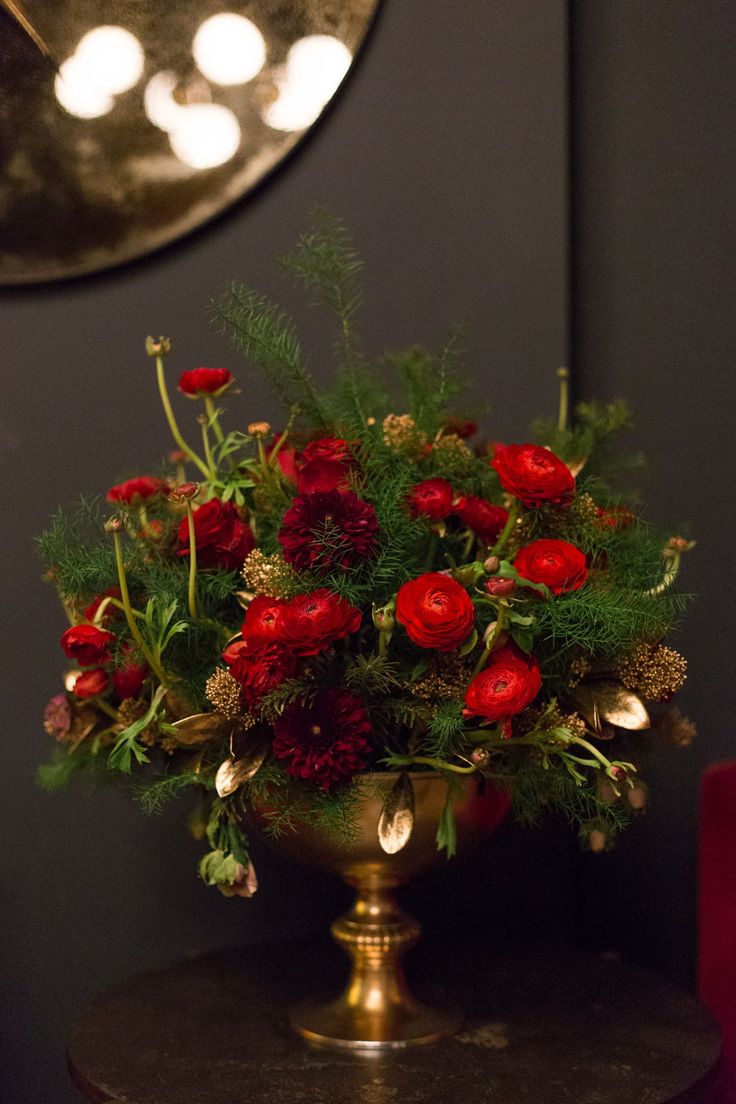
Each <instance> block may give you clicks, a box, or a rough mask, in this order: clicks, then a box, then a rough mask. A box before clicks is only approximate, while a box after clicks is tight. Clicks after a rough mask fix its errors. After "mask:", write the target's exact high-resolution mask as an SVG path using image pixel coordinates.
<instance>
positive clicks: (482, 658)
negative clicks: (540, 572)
mask: <svg viewBox="0 0 736 1104" xmlns="http://www.w3.org/2000/svg"><path fill="white" fill-rule="evenodd" d="M505 609H506V606H505V605H504V604H503V603H502V602H499V603H498V616H497V618H496V625H495V628H494V630H493V632H492V633H491V635H490V636H489V637H488V640H487V641H486V642H485V644H484V645H483V651H482V652H481V653H480V655H479V656H478V662H477V663H476V665H475V667H474V668H473V673H472V675H471V676H470V677H471V679H474V678H475V676H476V675H479V674H480V672H481V671H482V670H483V668H484V667H485V665H486V661H487V659H488V657H489V655H490V654H491V652H492V651H493V649H494V648H495V646H496V641H497V640H498V638H499V636H500V635H501V633H502V632H503V628H504V611H505Z"/></svg>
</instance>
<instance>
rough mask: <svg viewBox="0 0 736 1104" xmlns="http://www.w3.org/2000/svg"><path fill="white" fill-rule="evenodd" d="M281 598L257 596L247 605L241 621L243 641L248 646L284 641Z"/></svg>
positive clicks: (283, 603)
mask: <svg viewBox="0 0 736 1104" xmlns="http://www.w3.org/2000/svg"><path fill="white" fill-rule="evenodd" d="M285 607H286V603H285V602H284V600H283V599H282V598H270V597H268V596H267V595H265V594H258V595H257V596H256V597H255V598H254V599H253V600H252V601H251V602H250V604H249V605H248V609H247V610H246V611H245V619H244V621H243V629H242V632H243V639H244V640H246V641H247V642H248V644H249V645H255V644H261V643H266V642H267V641H281V642H282V643H283V641H284V609H285Z"/></svg>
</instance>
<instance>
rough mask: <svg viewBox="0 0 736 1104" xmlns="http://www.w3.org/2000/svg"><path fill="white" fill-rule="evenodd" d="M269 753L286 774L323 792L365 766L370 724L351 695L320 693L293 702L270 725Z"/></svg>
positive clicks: (359, 701) (347, 779)
mask: <svg viewBox="0 0 736 1104" xmlns="http://www.w3.org/2000/svg"><path fill="white" fill-rule="evenodd" d="M273 732H274V740H273V753H274V755H275V756H276V758H277V759H280V760H281V761H282V762H283V764H284V767H285V769H286V771H287V773H288V774H290V775H292V776H293V777H295V778H301V779H302V780H303V781H305V782H313V783H315V784H316V785H318V786H321V788H322V789H324V790H329V789H332V788H333V786H337V785H339V784H340V783H342V782H347V781H349V779H351V778H352V777H353V775H354V774H356V773H357V772H358V771H360V770H364V769H365V767H366V766H367V765H368V760H369V755H370V744H369V742H368V736H369V735H370V732H371V724H370V721H369V719H368V714H367V713H366V709H365V705H364V704H363V701H362V700H361V699H360V698H359V697H358V696H357V695H356V694H353V693H352V691H350V690H334V689H330V690H320V691H318V692H317V694H315V695H314V698H312V699H311V700H310V702H309V703H307V702H295V703H294V704H293V705H290V706H288V707H287V708H286V709H285V710H284V713H283V715H282V716H281V717H280V718H279V719H278V720H277V721H275V722H274V726H273Z"/></svg>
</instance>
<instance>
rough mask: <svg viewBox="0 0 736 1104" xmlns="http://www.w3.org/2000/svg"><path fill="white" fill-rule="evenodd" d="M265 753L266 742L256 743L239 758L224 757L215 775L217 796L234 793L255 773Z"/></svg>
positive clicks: (266, 750) (266, 753) (266, 752)
mask: <svg viewBox="0 0 736 1104" xmlns="http://www.w3.org/2000/svg"><path fill="white" fill-rule="evenodd" d="M267 755H268V744H258V745H256V746H255V747H254V748H251V750H250V751H249V752H247V753H246V754H245V755H243V756H241V758H240V759H230V758H228V759H224V760H223V762H222V763H220V765H219V767H218V768H217V774H216V775H215V789H216V790H217V796H218V797H227V796H228V794H231V793H235V791H236V790H237V789H239V788H240V787H241V786H242V785H243V783H244V782H248V781H249V780H250V779H251V778H252V777H253V775H254V774H256V773H257V771H258V770H259V768H260V767H261V765H262V763H263V760H264V759H265V758H266V756H267Z"/></svg>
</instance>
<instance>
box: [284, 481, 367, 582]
mask: <svg viewBox="0 0 736 1104" xmlns="http://www.w3.org/2000/svg"><path fill="white" fill-rule="evenodd" d="M377 529H378V522H377V520H376V511H375V510H374V509H373V507H372V506H371V504H370V503H369V502H363V501H362V500H361V499H360V498H358V496H357V495H354V494H353V493H352V492H351V491H327V492H322V491H316V492H315V493H314V494H305V495H298V496H297V497H296V498H295V499H294V501H293V503H292V504H291V506H290V507H289V509H288V510H287V511H286V513H285V514H284V520H283V523H282V526H281V529H280V530H279V532H278V540H279V543H280V544H281V546H282V548H283V550H284V559H285V560H286V561H287V563H290V564H291V565H292V567H294V568H295V569H296V570H297V571H303V570H304V569H305V568H316V569H317V570H322V571H331V570H335V569H336V568H340V567H351V566H353V565H354V564H356V563H359V562H360V560H364V559H367V558H369V557H371V556H373V555H375V552H376V544H377V542H376V530H377Z"/></svg>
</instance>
